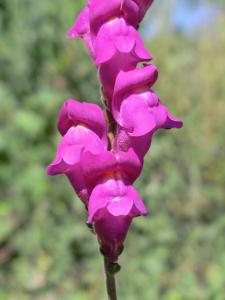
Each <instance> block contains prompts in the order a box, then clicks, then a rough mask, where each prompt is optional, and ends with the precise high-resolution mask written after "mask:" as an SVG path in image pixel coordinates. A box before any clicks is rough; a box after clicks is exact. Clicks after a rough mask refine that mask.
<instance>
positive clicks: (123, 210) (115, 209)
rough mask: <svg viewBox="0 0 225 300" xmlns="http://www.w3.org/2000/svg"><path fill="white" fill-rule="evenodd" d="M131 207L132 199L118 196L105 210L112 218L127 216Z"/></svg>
mask: <svg viewBox="0 0 225 300" xmlns="http://www.w3.org/2000/svg"><path fill="white" fill-rule="evenodd" d="M132 206H133V200H132V198H129V197H120V196H118V197H115V198H113V199H112V200H111V201H110V202H109V203H108V205H107V209H108V211H109V212H110V213H111V214H112V215H113V216H127V215H129V213H130V211H131V209H132Z"/></svg>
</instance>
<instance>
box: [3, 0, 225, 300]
mask: <svg viewBox="0 0 225 300" xmlns="http://www.w3.org/2000/svg"><path fill="white" fill-rule="evenodd" d="M182 1H183V2H182V3H183V5H185V0H182ZM84 2H85V1H72V0H64V1H61V0H54V1H52V0H38V1H32V0H0V29H1V42H0V64H1V68H0V187H1V199H0V300H33V299H34V300H39V299H41V300H72V299H74V300H75V299H76V300H87V299H88V300H95V299H98V300H100V299H105V291H104V289H105V287H104V282H103V274H102V257H100V255H99V253H98V246H97V242H96V240H95V237H94V236H93V235H91V234H90V233H89V230H88V228H86V226H85V225H84V222H85V219H86V213H85V211H84V209H83V206H82V204H81V203H80V202H79V201H78V200H77V199H75V198H76V197H75V196H74V193H73V191H72V189H71V187H70V185H69V183H68V182H67V180H66V178H64V177H63V176H59V177H54V178H48V177H47V176H46V171H45V168H46V165H47V164H48V163H49V162H50V161H51V160H52V159H53V157H54V155H55V149H56V145H57V142H58V139H59V135H58V133H57V131H56V126H55V118H56V115H57V112H58V109H59V107H60V105H61V104H62V102H63V101H64V100H66V99H67V98H68V97H74V98H77V99H80V100H87V99H88V100H89V101H95V102H99V93H98V82H97V79H96V75H95V69H94V67H93V66H92V65H91V63H90V61H89V58H88V56H87V53H86V51H85V49H84V47H83V45H82V43H81V42H78V41H77V42H75V41H71V40H68V39H67V38H66V36H65V33H66V31H67V30H68V28H69V27H70V26H71V24H72V23H73V20H74V18H75V16H76V15H77V13H78V11H79V9H80V8H81V7H82V6H83V5H84ZM155 2H156V3H155V5H154V7H153V9H152V11H151V12H150V13H149V14H148V15H147V16H146V20H145V23H144V24H143V27H142V33H143V36H145V37H146V38H145V42H146V45H148V48H149V49H150V51H151V52H152V54H153V57H154V63H156V64H157V66H158V67H159V72H160V77H159V80H158V84H157V86H156V90H157V92H158V93H159V95H160V97H161V98H162V100H163V101H164V102H165V103H166V104H167V105H168V106H169V107H170V109H171V111H172V112H174V113H175V114H176V115H177V116H179V117H180V118H182V119H183V120H184V124H185V126H184V128H183V129H182V130H180V131H176V130H173V131H161V132H159V133H158V134H156V136H155V139H154V141H153V145H152V148H151V151H150V152H149V154H148V156H147V157H146V161H145V167H144V172H143V174H142V176H141V178H140V179H139V180H138V181H137V183H136V186H137V187H138V189H139V191H140V193H141V195H142V196H143V198H144V201H145V203H146V205H147V206H148V208H149V211H150V217H148V218H146V219H145V218H138V219H136V220H135V222H134V223H133V226H132V230H131V231H130V233H129V236H128V238H127V241H126V250H125V251H124V253H123V255H122V256H121V259H120V263H121V265H122V271H121V272H120V273H119V275H118V288H119V296H120V299H124V300H128V299H129V300H136V299H137V298H139V299H142V300H149V299H152V300H157V299H160V300H186V299H187V300H224V299H225V239H224V232H225V202H224V195H225V184H224V181H225V180H224V179H225V152H224V148H225V141H224V135H225V126H224V125H225V124H224V115H225V105H224V94H225V76H224V75H225V55H224V52H225V30H224V28H225V22H224V6H223V5H224V1H213V2H212V3H213V4H214V5H215V4H218V5H220V6H218V7H217V8H218V11H219V13H217V14H216V15H215V17H214V18H213V21H214V22H213V23H209V22H205V23H200V24H199V25H198V26H196V28H195V30H194V31H192V32H187V31H185V29H184V28H182V27H179V26H173V22H172V21H171V20H172V19H171V16H173V9H174V7H175V6H176V4H177V3H176V2H175V0H170V1H169V0H168V1H166V2H167V4H165V1H163V0H157V1H155ZM206 2H207V1H200V0H199V1H189V5H193V6H192V9H193V12H194V10H195V7H196V6H197V5H201V4H202V5H204V4H206ZM180 3H181V0H180ZM186 4H187V1H186ZM218 11H217V12H218ZM190 22H191V21H190ZM169 25H171V26H169ZM152 29H157V34H154V32H153V33H152Z"/></svg>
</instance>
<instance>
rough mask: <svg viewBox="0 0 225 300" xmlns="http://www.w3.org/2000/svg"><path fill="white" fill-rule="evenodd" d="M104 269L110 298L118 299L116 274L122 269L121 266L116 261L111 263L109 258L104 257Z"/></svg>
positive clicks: (111, 299)
mask: <svg viewBox="0 0 225 300" xmlns="http://www.w3.org/2000/svg"><path fill="white" fill-rule="evenodd" d="M104 270H105V281H106V290H107V295H108V299H109V300H117V292H116V278H115V275H116V273H117V272H118V271H119V270H120V267H119V265H118V264H116V263H110V262H109V260H108V258H107V257H104Z"/></svg>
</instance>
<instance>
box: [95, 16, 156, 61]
mask: <svg viewBox="0 0 225 300" xmlns="http://www.w3.org/2000/svg"><path fill="white" fill-rule="evenodd" d="M102 45H104V48H103V47H102ZM117 52H120V53H125V54H127V55H129V56H134V58H135V60H137V61H149V60H151V59H152V56H151V54H150V53H149V52H148V51H147V50H146V49H145V47H144V44H143V42H142V39H141V38H140V36H139V35H138V33H137V31H136V30H135V29H134V28H133V27H132V26H130V25H128V24H127V23H126V22H125V20H124V19H123V18H120V17H117V18H114V19H113V20H111V21H109V22H107V23H105V24H103V25H102V26H101V28H100V30H99V32H98V35H97V37H96V40H95V56H96V60H95V63H96V64H97V65H99V64H103V63H106V62H107V61H109V60H111V59H112V57H113V56H114V55H115V54H116V53H117Z"/></svg>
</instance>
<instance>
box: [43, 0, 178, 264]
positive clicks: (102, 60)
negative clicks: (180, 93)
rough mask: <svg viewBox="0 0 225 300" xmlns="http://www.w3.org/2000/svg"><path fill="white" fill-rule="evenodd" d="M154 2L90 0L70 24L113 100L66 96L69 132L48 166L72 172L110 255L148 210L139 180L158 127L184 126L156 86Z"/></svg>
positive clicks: (63, 115)
mask: <svg viewBox="0 0 225 300" xmlns="http://www.w3.org/2000/svg"><path fill="white" fill-rule="evenodd" d="M152 2H153V0H111V1H102V0H89V1H88V3H87V5H86V7H85V8H84V9H83V10H82V11H81V13H80V15H79V16H78V18H77V20H76V21H75V23H74V25H73V26H72V28H71V29H70V30H69V32H68V36H69V37H79V38H82V39H83V41H84V43H85V44H86V46H87V48H88V51H89V54H90V56H91V59H92V62H93V64H94V65H95V66H96V69H97V72H98V77H99V79H100V86H101V90H102V98H103V99H104V103H105V106H106V107H105V112H104V111H103V110H102V109H101V108H100V107H99V106H98V105H96V104H90V103H80V102H78V101H77V100H73V99H70V100H68V101H66V102H65V103H64V104H63V106H62V108H61V109H60V112H59V116H58V130H59V132H60V134H61V136H62V138H61V141H60V143H59V145H58V149H57V153H56V158H55V160H54V161H53V162H52V163H51V164H50V165H49V166H48V174H49V175H56V174H65V175H66V176H67V177H68V179H69V181H70V183H71V184H72V186H73V188H74V190H75V192H76V193H77V195H78V196H79V197H80V199H81V200H82V201H83V203H84V204H85V207H86V209H87V214H88V216H87V223H88V224H91V225H93V227H94V229H95V232H96V234H97V237H98V241H99V244H100V249H101V252H102V254H103V255H104V256H105V257H107V259H108V260H109V261H110V262H114V261H117V259H118V256H119V255H120V254H121V252H122V249H123V243H124V240H125V238H126V235H127V232H128V230H129V227H130V224H131V223H132V220H133V218H135V217H138V216H146V215H147V209H146V207H145V205H144V203H143V201H142V199H141V197H140V195H139V194H138V192H137V191H136V189H135V188H134V186H133V183H134V182H135V180H136V179H137V178H138V177H139V176H140V174H141V171H142V167H143V163H144V156H145V155H146V153H147V151H148V150H149V148H150V145H151V142H152V138H153V135H154V133H155V132H156V131H157V130H159V129H162V128H165V129H170V128H180V127H182V121H180V120H178V119H177V118H176V117H175V116H173V115H172V114H171V113H170V112H169V111H168V109H167V108H166V106H165V105H164V104H163V103H162V101H161V100H160V99H159V98H158V96H157V94H156V93H155V92H154V91H153V89H152V86H153V85H154V83H155V82H156V80H157V78H158V70H157V67H156V66H155V65H153V64H149V61H151V59H152V56H151V54H150V53H149V51H148V50H147V49H146V48H145V46H144V43H143V41H142V39H141V37H140V36H139V34H138V31H137V30H138V27H139V23H140V22H141V20H142V19H143V17H144V15H145V13H146V12H147V10H148V8H149V7H150V6H151V4H152ZM138 64H139V65H138ZM106 116H107V118H106Z"/></svg>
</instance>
